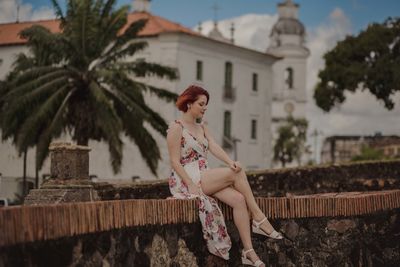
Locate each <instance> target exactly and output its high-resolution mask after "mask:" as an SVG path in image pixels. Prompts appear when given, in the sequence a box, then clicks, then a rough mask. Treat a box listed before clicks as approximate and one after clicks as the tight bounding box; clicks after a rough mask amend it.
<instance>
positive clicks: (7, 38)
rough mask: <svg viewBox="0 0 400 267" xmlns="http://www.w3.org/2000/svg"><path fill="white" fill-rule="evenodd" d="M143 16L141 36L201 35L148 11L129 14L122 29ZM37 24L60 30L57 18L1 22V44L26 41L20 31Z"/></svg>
mask: <svg viewBox="0 0 400 267" xmlns="http://www.w3.org/2000/svg"><path fill="white" fill-rule="evenodd" d="M142 18H147V19H148V22H147V24H146V26H145V27H144V29H143V30H142V31H141V32H140V33H139V35H140V36H152V35H158V34H161V33H165V32H183V33H187V34H192V35H199V34H198V33H197V32H195V31H192V30H191V29H189V28H186V27H184V26H182V25H180V24H178V23H174V22H172V21H169V20H167V19H164V18H161V17H159V16H155V15H153V14H150V13H147V12H133V13H130V14H128V23H127V25H126V26H125V27H124V28H123V29H122V31H124V30H126V28H127V27H128V25H130V24H131V23H132V22H134V21H136V20H139V19H142ZM35 24H36V25H42V26H44V27H46V28H48V29H49V30H50V31H51V32H60V27H59V21H58V20H56V19H53V20H42V21H29V22H19V23H6V24H0V46H6V45H17V44H24V43H26V40H24V39H21V38H20V36H19V33H20V32H21V31H22V30H23V29H26V28H29V27H31V26H33V25H35Z"/></svg>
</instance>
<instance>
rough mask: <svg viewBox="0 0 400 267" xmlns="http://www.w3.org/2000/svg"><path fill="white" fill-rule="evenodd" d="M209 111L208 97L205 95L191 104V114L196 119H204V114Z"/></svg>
mask: <svg viewBox="0 0 400 267" xmlns="http://www.w3.org/2000/svg"><path fill="white" fill-rule="evenodd" d="M206 110H207V97H206V96H205V95H199V97H198V98H197V100H196V101H195V102H193V103H192V104H191V107H190V112H191V113H192V114H193V116H194V117H195V118H203V116H204V113H205V112H206Z"/></svg>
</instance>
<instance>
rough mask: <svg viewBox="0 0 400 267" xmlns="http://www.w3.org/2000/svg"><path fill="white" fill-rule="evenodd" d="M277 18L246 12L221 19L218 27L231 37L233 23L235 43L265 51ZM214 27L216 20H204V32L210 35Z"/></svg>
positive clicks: (224, 34)
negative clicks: (234, 16) (238, 15)
mask: <svg viewBox="0 0 400 267" xmlns="http://www.w3.org/2000/svg"><path fill="white" fill-rule="evenodd" d="M277 19H278V16H277V15H268V14H265V15H258V14H246V15H243V16H240V17H236V18H231V19H226V20H221V21H219V22H218V29H219V30H220V31H221V33H222V35H223V36H225V37H226V38H229V39H230V36H231V33H230V28H231V25H232V23H233V24H234V28H235V32H234V39H235V44H237V45H239V46H244V47H249V48H252V49H255V50H258V51H262V52H265V51H266V49H267V47H268V44H269V34H270V32H271V29H272V26H273V25H274V24H275V22H276V21H277ZM213 27H214V22H212V21H206V22H203V23H202V33H203V34H205V35H208V33H209V32H210V31H211V30H212V29H213ZM195 30H197V29H195Z"/></svg>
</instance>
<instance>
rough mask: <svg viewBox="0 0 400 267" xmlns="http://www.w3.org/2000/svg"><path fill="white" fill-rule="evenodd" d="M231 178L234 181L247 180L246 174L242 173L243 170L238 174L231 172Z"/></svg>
mask: <svg viewBox="0 0 400 267" xmlns="http://www.w3.org/2000/svg"><path fill="white" fill-rule="evenodd" d="M232 176H233V179H234V180H236V179H247V176H246V173H245V172H244V170H243V169H242V170H240V171H239V172H234V171H233V170H232Z"/></svg>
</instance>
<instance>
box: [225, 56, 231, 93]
mask: <svg viewBox="0 0 400 267" xmlns="http://www.w3.org/2000/svg"><path fill="white" fill-rule="evenodd" d="M232 69H233V66H232V63H231V62H229V61H228V62H226V63H225V87H229V88H232Z"/></svg>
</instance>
